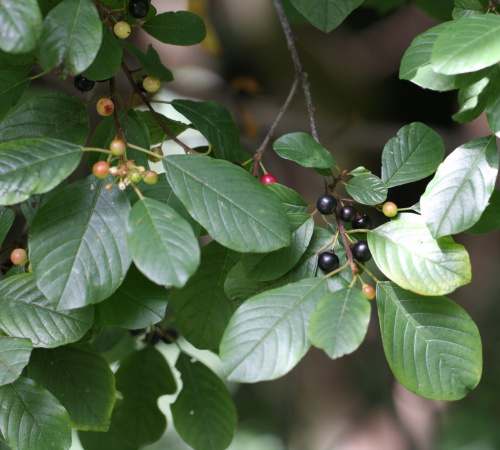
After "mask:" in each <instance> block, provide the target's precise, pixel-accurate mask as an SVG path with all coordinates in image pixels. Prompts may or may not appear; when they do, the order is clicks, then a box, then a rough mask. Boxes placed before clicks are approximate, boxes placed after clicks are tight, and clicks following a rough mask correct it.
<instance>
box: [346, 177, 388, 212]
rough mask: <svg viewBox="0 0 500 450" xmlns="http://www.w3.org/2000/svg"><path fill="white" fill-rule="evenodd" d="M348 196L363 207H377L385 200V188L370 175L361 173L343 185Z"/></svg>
mask: <svg viewBox="0 0 500 450" xmlns="http://www.w3.org/2000/svg"><path fill="white" fill-rule="evenodd" d="M345 188H346V190H347V192H348V193H349V195H350V196H351V197H352V198H353V199H354V200H356V201H357V202H359V203H361V204H363V205H378V204H379V203H383V202H384V201H385V199H386V198H387V186H386V185H385V184H384V183H383V181H382V180H381V179H380V178H379V177H377V176H376V175H373V174H372V173H363V174H361V175H357V176H355V177H354V178H351V179H350V180H349V181H348V182H347V183H345Z"/></svg>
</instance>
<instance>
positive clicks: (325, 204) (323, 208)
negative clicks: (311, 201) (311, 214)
mask: <svg viewBox="0 0 500 450" xmlns="http://www.w3.org/2000/svg"><path fill="white" fill-rule="evenodd" d="M316 208H318V211H319V212H320V213H321V214H323V215H324V216H328V215H330V214H333V212H334V211H335V209H336V208H337V199H336V198H335V197H334V196H333V195H330V194H324V195H322V196H321V197H320V198H318V203H317V204H316Z"/></svg>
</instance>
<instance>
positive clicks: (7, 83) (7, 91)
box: [0, 70, 30, 120]
mask: <svg viewBox="0 0 500 450" xmlns="http://www.w3.org/2000/svg"><path fill="white" fill-rule="evenodd" d="M29 84H30V79H29V78H27V77H26V76H24V75H23V74H20V73H19V72H16V71H14V70H0V120H1V119H3V118H4V117H5V115H6V114H7V113H8V112H9V110H10V108H11V107H12V106H14V105H16V104H17V102H18V101H19V100H20V98H21V96H22V95H23V94H24V91H25V90H26V88H27V87H28V86H29Z"/></svg>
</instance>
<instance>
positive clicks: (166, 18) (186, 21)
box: [142, 11, 206, 45]
mask: <svg viewBox="0 0 500 450" xmlns="http://www.w3.org/2000/svg"><path fill="white" fill-rule="evenodd" d="M142 29H143V30H144V31H145V32H146V33H148V34H149V35H151V36H153V37H154V38H156V39H158V40H159V41H161V42H163V43H164V44H173V45H194V44H198V43H200V42H201V41H203V39H205V35H206V30H205V24H204V23H203V19H202V18H201V17H200V16H198V15H196V14H193V13H191V12H189V11H175V12H166V13H162V14H158V15H156V16H155V17H153V18H151V19H149V20H147V21H146V22H144V23H143V24H142Z"/></svg>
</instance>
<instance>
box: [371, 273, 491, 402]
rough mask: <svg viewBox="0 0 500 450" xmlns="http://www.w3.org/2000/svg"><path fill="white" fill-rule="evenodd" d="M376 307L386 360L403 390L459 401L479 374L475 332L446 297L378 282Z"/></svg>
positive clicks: (464, 314) (464, 315) (471, 324)
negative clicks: (416, 292) (418, 293)
mask: <svg viewBox="0 0 500 450" xmlns="http://www.w3.org/2000/svg"><path fill="white" fill-rule="evenodd" d="M377 306H378V313H379V317H380V329H381V332H382V342H383V345H384V351H385V355H386V357H387V361H388V362H389V365H390V366H391V369H392V372H393V373H394V375H395V377H396V378H397V379H398V381H399V382H400V383H401V384H403V385H404V386H405V387H406V388H407V389H409V390H410V391H412V392H414V393H415V394H417V395H420V396H422V397H427V398H431V399H433V400H444V401H450V400H459V399H461V398H463V397H464V396H465V395H467V393H468V392H469V391H470V390H472V389H474V388H475V387H476V386H477V384H478V383H479V380H480V378H481V371H482V350H481V338H480V336H479V331H478V329H477V327H476V325H475V324H474V322H473V321H472V319H471V318H470V317H469V316H468V315H467V313H466V312H465V311H464V310H463V309H462V308H461V307H460V306H458V305H457V304H456V303H454V302H452V301H451V300H449V299H448V298H446V297H421V296H419V295H417V294H414V293H412V292H408V291H405V290H404V289H401V288H399V287H398V286H396V285H394V284H393V283H390V282H382V283H378V286H377Z"/></svg>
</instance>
